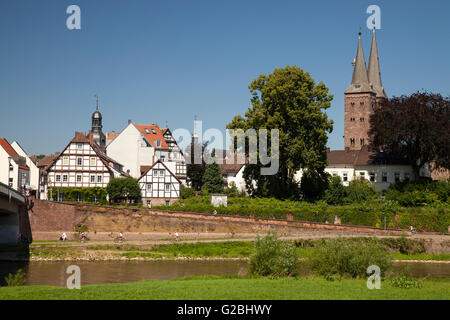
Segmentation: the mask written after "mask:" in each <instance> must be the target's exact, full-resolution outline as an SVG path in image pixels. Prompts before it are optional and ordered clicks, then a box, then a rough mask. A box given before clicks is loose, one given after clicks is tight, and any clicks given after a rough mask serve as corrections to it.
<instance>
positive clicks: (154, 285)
mask: <svg viewBox="0 0 450 320" xmlns="http://www.w3.org/2000/svg"><path fill="white" fill-rule="evenodd" d="M449 286H450V280H449V279H433V280H424V281H423V287H422V288H420V289H401V288H396V287H394V286H392V284H391V283H390V282H389V280H386V281H383V282H382V285H381V289H380V290H369V289H367V286H366V281H365V280H349V279H345V280H340V281H326V280H324V279H320V278H283V279H275V280H273V279H267V278H254V279H250V278H238V277H213V276H208V277H190V278H184V279H177V280H167V281H162V280H152V281H142V282H137V283H126V284H108V285H91V286H84V287H82V288H81V290H69V289H67V288H56V287H43V286H36V287H10V288H0V300H11V299H20V300H23V299H25V300H34V299H44V300H64V299H77V300H78V299H80V300H101V299H113V300H115V299H117V300H134V299H150V300H151V299H158V300H159V299H161V300H170V299H182V300H184V299H185V300H193V299H195V300H215V299H219V300H222V299H224V300H225V299H226V300H235V299H238V300H239V299H245V300H247V299H248V300H252V299H274V300H276V299H280V300H289V299H291V300H305V299H306V300H307V299H312V300H321V299H358V300H373V299H377V300H379V299H394V300H395V299H399V300H409V299H422V300H427V299H433V300H438V299H443V300H448V299H450V291H449V290H448V288H449Z"/></svg>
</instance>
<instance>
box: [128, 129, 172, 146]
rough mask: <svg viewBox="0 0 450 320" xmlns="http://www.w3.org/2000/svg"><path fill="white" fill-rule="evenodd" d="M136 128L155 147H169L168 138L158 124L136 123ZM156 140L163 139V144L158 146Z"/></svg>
mask: <svg viewBox="0 0 450 320" xmlns="http://www.w3.org/2000/svg"><path fill="white" fill-rule="evenodd" d="M134 126H135V127H136V129H138V130H139V131H140V132H141V134H142V135H143V136H144V137H145V139H147V141H148V142H150V143H151V145H152V146H153V147H154V148H155V149H169V147H168V146H167V143H166V139H165V138H164V136H163V133H162V131H161V129H160V128H159V126H158V125H157V124H134ZM156 140H160V141H161V146H160V147H157V145H156Z"/></svg>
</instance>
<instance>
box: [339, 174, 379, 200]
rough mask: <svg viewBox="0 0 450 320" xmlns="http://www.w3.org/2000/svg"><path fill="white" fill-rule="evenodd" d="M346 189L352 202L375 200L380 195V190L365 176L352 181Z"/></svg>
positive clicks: (347, 195) (348, 198)
mask: <svg viewBox="0 0 450 320" xmlns="http://www.w3.org/2000/svg"><path fill="white" fill-rule="evenodd" d="M345 191H346V198H347V200H348V201H349V202H351V203H353V202H358V203H359V202H364V201H367V200H373V199H375V198H376V197H377V195H378V192H377V191H376V190H375V188H374V187H373V185H372V184H371V183H370V182H369V181H367V180H366V179H363V178H361V179H354V180H352V181H350V184H349V186H348V187H347V189H346V190H345Z"/></svg>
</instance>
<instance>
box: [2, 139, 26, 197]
mask: <svg viewBox="0 0 450 320" xmlns="http://www.w3.org/2000/svg"><path fill="white" fill-rule="evenodd" d="M0 182H1V183H3V184H5V185H8V186H9V187H11V188H13V189H14V190H17V191H18V192H20V193H24V187H25V185H26V184H29V183H30V168H29V167H28V166H27V159H26V158H25V157H22V156H21V155H19V154H18V153H17V152H16V151H15V150H14V148H13V147H12V146H11V145H10V144H9V142H8V141H7V140H6V139H1V138H0Z"/></svg>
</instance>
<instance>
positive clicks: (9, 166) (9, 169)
mask: <svg viewBox="0 0 450 320" xmlns="http://www.w3.org/2000/svg"><path fill="white" fill-rule="evenodd" d="M11 159H12V157H8V186H9V187H10V188H12V185H11V183H10V180H9V179H10V173H11Z"/></svg>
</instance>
